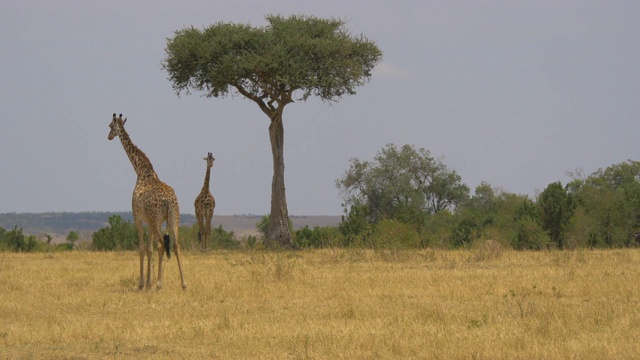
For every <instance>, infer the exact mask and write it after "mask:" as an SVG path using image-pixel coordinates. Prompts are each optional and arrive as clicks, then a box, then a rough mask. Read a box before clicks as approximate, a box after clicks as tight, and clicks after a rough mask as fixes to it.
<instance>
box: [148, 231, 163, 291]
mask: <svg viewBox="0 0 640 360" xmlns="http://www.w3.org/2000/svg"><path fill="white" fill-rule="evenodd" d="M152 227H153V230H152V229H151V228H152ZM161 230H162V224H154V225H153V226H149V232H151V231H153V234H154V238H155V239H157V241H158V282H157V283H156V289H157V290H160V289H162V276H163V274H164V265H163V260H164V251H165V250H164V243H163V241H162V234H161ZM155 239H154V241H155Z"/></svg>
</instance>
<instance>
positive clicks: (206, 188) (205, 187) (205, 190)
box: [200, 166, 211, 193]
mask: <svg viewBox="0 0 640 360" xmlns="http://www.w3.org/2000/svg"><path fill="white" fill-rule="evenodd" d="M210 173H211V166H207V172H206V174H205V175H204V185H202V191H200V192H201V193H208V192H209V178H210Z"/></svg>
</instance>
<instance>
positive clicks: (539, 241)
mask: <svg viewBox="0 0 640 360" xmlns="http://www.w3.org/2000/svg"><path fill="white" fill-rule="evenodd" d="M550 244H551V242H550V239H549V235H548V234H547V232H546V231H545V230H544V229H543V228H542V226H541V225H540V223H538V221H536V220H535V219H533V218H531V217H529V216H523V217H521V218H519V219H517V220H516V221H515V234H514V237H513V239H512V241H511V247H512V248H514V249H516V250H542V249H546V248H548V247H549V245H550Z"/></svg>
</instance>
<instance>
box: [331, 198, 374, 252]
mask: <svg viewBox="0 0 640 360" xmlns="http://www.w3.org/2000/svg"><path fill="white" fill-rule="evenodd" d="M345 213H347V210H346V209H345ZM369 219H370V216H369V207H368V206H366V205H353V206H351V208H350V209H349V212H348V213H347V214H346V216H343V217H342V221H341V222H340V224H339V225H338V230H339V231H340V234H342V236H343V238H342V242H341V245H343V246H349V245H353V244H356V243H358V242H360V241H359V240H360V239H361V238H362V237H366V236H367V235H368V234H369V233H370V232H371V230H372V228H373V225H372V223H371V222H370V220H369Z"/></svg>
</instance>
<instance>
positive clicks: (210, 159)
mask: <svg viewBox="0 0 640 360" xmlns="http://www.w3.org/2000/svg"><path fill="white" fill-rule="evenodd" d="M215 159H216V158H214V157H213V155H212V154H211V153H209V155H207V157H206V158H203V159H202V160H206V161H207V167H212V166H213V161H214V160H215Z"/></svg>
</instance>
